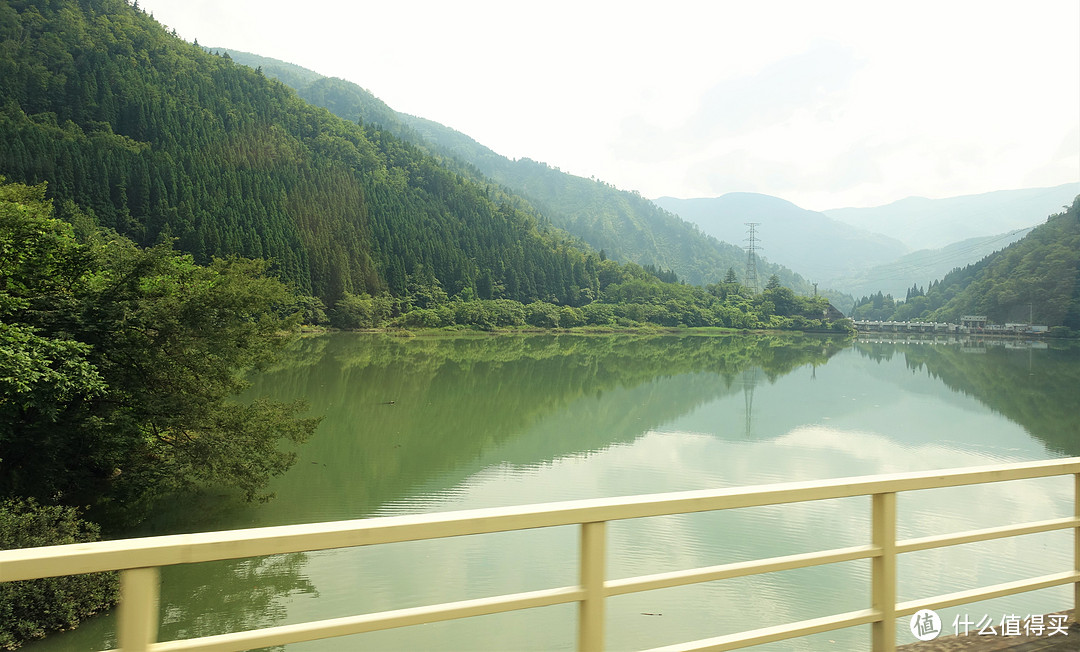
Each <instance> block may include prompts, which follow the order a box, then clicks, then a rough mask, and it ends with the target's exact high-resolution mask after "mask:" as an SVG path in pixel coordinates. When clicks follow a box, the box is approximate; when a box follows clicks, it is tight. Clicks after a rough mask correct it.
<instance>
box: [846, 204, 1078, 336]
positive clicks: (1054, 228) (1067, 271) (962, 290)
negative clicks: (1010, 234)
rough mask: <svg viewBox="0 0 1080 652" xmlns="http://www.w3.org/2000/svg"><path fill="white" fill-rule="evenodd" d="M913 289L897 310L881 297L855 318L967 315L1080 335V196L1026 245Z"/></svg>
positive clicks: (860, 307) (867, 301) (869, 300)
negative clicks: (1076, 331) (1036, 325)
mask: <svg viewBox="0 0 1080 652" xmlns="http://www.w3.org/2000/svg"><path fill="white" fill-rule="evenodd" d="M912 290H913V291H909V295H908V297H907V300H906V301H904V302H902V303H896V304H895V305H891V304H893V301H892V298H891V297H887V296H886V297H882V296H881V295H880V294H879V295H877V296H871V297H864V298H863V299H862V300H860V302H859V304H857V307H856V308H855V312H854V316H855V317H856V318H857V319H860V318H870V319H874V318H881V319H896V320H908V319H924V320H929V321H944V322H957V321H959V319H960V317H961V316H962V315H986V316H987V318H988V319H989V320H990V322H991V323H999V324H1000V323H1006V322H1018V323H1026V322H1027V321H1028V319H1029V318H1030V319H1032V321H1033V323H1036V324H1043V325H1047V326H1052V327H1054V326H1064V327H1066V328H1069V329H1073V330H1080V196H1078V197H1077V198H1076V199H1075V200H1074V201H1073V203H1072V206H1070V207H1067V208H1066V210H1065V211H1064V212H1061V213H1058V214H1055V215H1051V216H1050V217H1049V218H1047V220H1046V223H1045V224H1041V225H1039V226H1038V227H1036V228H1035V229H1033V230H1032V231H1031V233H1029V234H1028V235H1027V236H1026V237H1024V238H1023V239H1021V240H1020V241H1018V242H1015V243H1013V244H1011V245H1009V246H1008V247H1007V248H1005V249H1003V250H1002V251H999V252H997V253H994V254H991V255H990V256H987V257H986V258H984V259H982V260H980V261H979V262H977V263H974V264H972V265H968V266H967V267H964V268H962V269H955V270H953V271H952V272H950V273H948V274H946V275H945V277H944V278H942V279H941V280H940V281H935V282H933V283H931V284H930V285H929V287H926V288H925V289H924V288H912ZM885 313H888V314H885Z"/></svg>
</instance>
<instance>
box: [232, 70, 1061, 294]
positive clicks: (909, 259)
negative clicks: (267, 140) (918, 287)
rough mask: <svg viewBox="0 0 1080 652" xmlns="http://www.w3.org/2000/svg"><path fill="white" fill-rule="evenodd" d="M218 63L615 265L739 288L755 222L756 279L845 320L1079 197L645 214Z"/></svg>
mask: <svg viewBox="0 0 1080 652" xmlns="http://www.w3.org/2000/svg"><path fill="white" fill-rule="evenodd" d="M227 51H228V52H229V54H230V56H232V57H233V59H234V60H236V61H238V62H240V63H244V64H246V65H249V66H251V67H261V69H262V71H263V72H264V73H265V74H267V75H268V76H271V77H275V78H277V79H279V80H280V81H282V82H284V83H285V84H287V85H289V86H292V87H293V88H295V89H296V90H297V92H298V94H299V95H300V96H301V97H302V98H304V99H305V100H307V101H309V102H311V103H313V104H316V105H318V106H323V107H325V108H327V109H329V110H330V111H331V112H333V113H335V114H336V115H339V116H341V117H343V118H346V119H348V120H351V121H361V122H365V123H374V124H377V125H378V126H380V127H382V128H384V129H387V130H389V131H390V132H392V133H394V134H395V135H397V136H399V137H401V138H403V139H405V140H409V141H410V142H414V143H418V144H421V145H422V146H424V147H426V148H427V149H429V151H432V152H434V153H436V154H439V155H441V156H443V157H445V158H449V159H452V160H456V161H458V162H460V163H463V164H465V165H466V166H468V167H471V168H474V169H475V171H478V172H479V173H481V174H482V175H483V176H484V177H487V178H490V179H492V180H494V181H497V182H499V183H500V184H503V185H505V186H506V187H507V188H508V189H509V190H511V191H512V192H514V193H516V194H520V195H522V196H524V197H527V198H528V199H529V200H530V202H531V203H532V204H533V205H534V206H536V207H537V208H539V209H540V210H541V211H542V212H543V213H544V215H545V216H546V217H548V218H549V219H551V221H552V223H553V224H554V225H555V226H558V227H560V228H563V229H565V230H566V231H567V232H569V233H571V234H572V235H574V236H577V237H580V238H582V239H583V240H584V241H586V242H588V243H589V244H590V245H592V246H593V247H594V248H596V249H598V250H599V249H602V250H604V251H605V252H606V253H607V254H608V255H609V256H611V257H613V258H614V259H616V260H628V261H634V262H638V263H641V264H651V265H655V266H656V267H659V268H662V269H663V268H667V269H672V270H674V271H675V272H676V273H677V274H678V275H679V277H680V278H683V279H685V280H687V281H688V282H691V283H707V282H715V281H717V280H719V277H720V276H722V275H723V274H724V273H726V270H727V269H729V268H730V269H734V270H736V272H737V274H738V275H739V277H740V278H741V277H742V276H743V274H744V270H745V264H746V254H745V250H744V247H745V244H746V242H745V240H746V237H747V236H746V231H747V227H746V226H745V223H746V222H758V223H759V224H760V226H759V227H758V231H757V238H758V239H759V240H760V242H759V248H758V255H759V257H760V260H759V270H758V274H759V277H760V278H762V279H764V278H767V277H768V276H769V275H771V274H774V273H775V274H777V275H778V276H779V277H780V278H781V279H782V281H783V282H784V284H785V285H788V286H789V287H792V288H795V289H796V290H799V291H801V292H804V293H809V292H811V291H812V289H811V288H812V284H815V283H816V284H817V286H818V287H819V289H820V290H821V291H825V292H827V293H828V294H829V295H830V298H831V299H832V300H833V301H834V303H836V304H837V305H838V306H839V307H840V308H841V309H844V310H847V309H848V308H849V307H850V305H851V298H850V297H849V296H845V295H855V296H860V295H864V294H870V293H874V292H877V291H884V292H886V293H891V294H893V295H895V296H901V297H902V296H903V295H904V293H905V291H906V289H907V288H909V287H911V286H912V284H923V285H925V284H928V283H929V282H931V281H933V280H935V279H940V278H941V277H943V276H944V275H945V274H946V273H948V272H949V271H951V270H952V269H954V268H956V267H963V266H964V265H968V264H970V263H973V262H975V261H977V260H979V259H981V258H983V257H985V256H986V255H988V254H990V253H992V252H994V251H997V250H999V249H1001V248H1003V247H1005V246H1007V245H1008V244H1009V243H1011V242H1014V241H1016V240H1018V239H1019V238H1021V237H1023V236H1024V234H1026V233H1027V232H1028V230H1029V229H1030V228H1031V227H1033V226H1034V225H1036V224H1039V223H1041V222H1042V221H1045V219H1046V216H1047V215H1048V214H1050V213H1052V212H1054V211H1056V210H1059V209H1060V207H1061V206H1062V205H1068V204H1070V203H1071V201H1072V198H1073V197H1074V196H1076V194H1078V193H1080V183H1075V184H1064V185H1061V186H1056V187H1053V188H1031V189H1023V190H1005V191H997V192H992V193H986V194H979V195H968V196H962V197H951V198H946V199H925V198H917V197H912V198H907V199H903V200H900V201H897V202H893V203H891V204H888V205H885V206H877V207H867V208H837V209H829V210H826V211H820V212H819V211H811V210H806V209H803V208H801V207H799V206H796V205H795V204H793V203H791V202H789V201H786V200H784V199H781V198H778V197H772V196H769V195H763V194H757V193H738V192H736V193H728V194H726V195H723V196H721V197H715V198H692V199H676V198H673V197H660V198H658V199H655V200H653V202H649V201H648V200H645V199H644V198H642V197H641V196H640V195H637V193H632V192H626V191H622V190H619V189H617V188H614V187H613V186H611V185H609V184H606V183H604V182H602V181H600V180H597V179H584V178H582V177H577V176H573V175H569V174H566V173H563V172H562V171H561V170H559V169H558V168H553V167H551V166H549V165H547V164H544V163H540V162H537V161H533V160H530V159H527V158H524V159H519V160H511V159H508V158H506V157H503V156H501V155H499V154H497V153H496V152H494V151H492V150H491V149H489V148H487V147H485V146H484V145H482V144H481V143H478V142H477V141H476V140H474V139H473V138H471V137H469V136H468V135H466V134H463V133H461V132H458V131H455V130H454V129H451V128H449V127H446V126H444V125H442V124H439V123H437V122H434V121H431V120H427V119H425V118H421V117H416V116H411V115H408V114H404V113H399V112H397V111H394V110H393V109H392V108H391V107H389V106H387V105H386V104H385V103H384V102H382V101H381V100H379V99H378V98H377V97H375V96H374V95H372V94H371V93H370V92H369V91H367V90H365V89H363V88H361V87H360V86H358V85H356V84H354V83H352V82H348V81H345V80H341V79H335V78H328V77H323V76H321V75H319V74H318V73H317V72H314V71H312V70H308V69H306V68H302V67H300V66H296V65H294V64H290V63H285V62H281V61H278V60H275V59H270V58H267V57H262V56H259V55H256V54H251V53H246V52H239V51H235V50H227ZM679 218H681V219H679ZM695 227H696V228H695ZM699 230H700V231H699ZM714 239H715V240H714Z"/></svg>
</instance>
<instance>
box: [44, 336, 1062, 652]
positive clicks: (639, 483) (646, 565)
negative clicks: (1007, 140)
mask: <svg viewBox="0 0 1080 652" xmlns="http://www.w3.org/2000/svg"><path fill="white" fill-rule="evenodd" d="M1036 347H1039V348H1029V347H1025V346H1024V345H1023V344H1021V345H1017V344H1012V345H1010V346H1008V347H1006V346H1001V345H992V344H986V343H977V344H972V343H957V342H953V343H946V342H940V343H936V344H925V343H879V342H872V341H855V342H850V341H849V342H844V341H840V340H829V339H824V338H816V337H794V336H793V337H775V336H756V337H744V336H722V337H692V336H688V337H674V336H671V337H644V336H637V335H618V336H571V335H560V336H528V337H516V336H501V337H463V338H412V339H403V338H393V337H387V336H382V335H366V334H344V333H343V334H334V335H328V336H320V337H312V338H307V339H304V340H302V341H301V342H300V343H299V344H298V346H297V347H296V348H295V349H294V350H293V351H292V354H291V355H290V356H289V358H288V360H287V361H286V362H284V363H283V364H282V365H281V366H280V367H279V368H277V369H274V370H271V371H269V372H267V373H265V374H263V375H260V376H259V377H257V378H255V379H254V382H255V386H254V387H253V389H252V396H257V395H270V396H272V397H274V398H279V399H293V398H298V397H302V398H306V399H307V400H308V401H309V403H310V405H311V411H312V413H314V414H320V415H324V416H325V420H324V421H323V423H322V425H321V426H320V428H319V430H318V431H317V433H316V434H315V436H314V437H313V439H312V440H311V441H309V442H308V443H307V444H305V445H304V446H303V447H301V448H299V449H298V453H299V460H298V462H297V464H296V465H295V466H294V467H293V468H292V470H290V471H289V473H288V474H287V475H285V476H283V477H281V478H279V479H278V481H277V482H276V483H275V487H274V489H275V491H276V494H277V496H276V498H275V499H274V500H272V501H271V502H269V503H266V504H262V505H248V504H242V503H237V502H235V501H233V500H231V499H230V498H228V497H225V496H220V495H205V496H195V497H184V499H183V500H174V501H171V502H170V504H169V505H166V506H164V507H163V508H162V511H161V512H160V514H159V515H158V516H157V517H156V518H155V519H154V520H153V521H152V522H150V523H148V524H147V525H146V526H144V528H143V529H142V530H140V532H139V534H162V533H174V532H189V531H199V530H209V529H230V528H238V527H252V526H264V525H283V524H291V523H304V522H316V521H327V520H338V519H349V518H359V517H367V516H386V515H396V514H412V513H423V512H435V511H444V510H456V509H469V508H476V507H492V506H502V505H517V504H528V503H535V502H547V501H556V500H570V499H577V498H592V497H610V496H623V495H632V494H641V493H651V492H661V491H679V490H689V489H707V488H716V487H725V486H737V485H751V484H760V483H769V482H780V481H793V480H810V479H819V478H834V477H844V476H852V475H864V474H873V473H889V472H896V471H911V470H919V469H934V468H952V467H961V466H974V465H981V464H990V463H998V462H1013V461H1024V460H1039V459H1046V458H1055V457H1065V456H1071V455H1080V421H1078V419H1077V416H1076V415H1077V414H1080V391H1078V389H1080V349H1078V348H1076V347H1064V346H1059V345H1056V344H1051V345H1050V346H1046V345H1042V344H1040V345H1036ZM1071 488H1072V485H1071V481H1070V480H1069V479H1066V478H1055V479H1049V480H1039V481H1024V482H1019V483H1007V484H1003V485H997V486H987V487H972V488H961V489H951V490H936V491H930V492H917V493H914V494H908V495H902V496H901V497H900V499H899V526H898V529H899V536H900V537H902V538H904V537H911V536H923V535H929V534H935V533H944V532H948V531H958V530H964V529H970V528H973V527H988V526H993V525H1003V524H1007V523H1013V522H1021V521H1025V520H1039V519H1046V518H1054V517H1060V516H1067V515H1068V514H1069V513H1070V509H1071V504H1072V503H1071ZM608 542H609V560H608V567H607V577H609V578H619V577H629V576H633V575H639V574H646V573H656V572H662V571H666V570H677V569H686V568H693V567H697V566H704V565H712V564H721V563H727V562H733V561H739V560H746V559H755V558H762V557H770V556H775V555H784V554H793V553H798V552H808V551H813V550H824V549H828V548H833V547H840V546H850V545H862V544H865V543H868V542H869V498H857V499H844V500H835V501H828V502H821V503H814V504H807V505H789V506H777V507H768V508H757V509H751V510H740V511H731V512H724V513H715V514H698V515H687V516H676V517H663V518H653V519H642V520H637V521H627V522H617V523H613V524H612V525H611V526H610V527H609V535H608ZM577 545H578V532H577V529H576V528H552V529H546V530H534V531H528V532H516V533H505V534H496V535H485V536H479V537H463V538H457V539H450V540H443V541H438V542H414V543H405V544H395V545H390V546H381V547H374V548H356V549H348V550H335V551H326V552H316V553H309V554H295V555H280V556H276V557H271V558H262V559H254V560H239V561H230V562H219V563H213V564H197V565H189V566H179V567H172V568H166V569H164V570H163V573H162V578H163V580H162V605H163V606H162V625H161V632H162V638H163V639H171V638H183V637H189V636H196V635H206V634H215V633H222V632H226V631H235V630H237V629H246V628H253V627H259V626H268V625H278V624H286V623H293V622H302V621H305V620H316V619H324V618H334V617H339V616H347V615H353V614H360V613H365V612H371V611H378V610H384V609H396V608H404V607H411V606H419V605H423V604H430V603H435V602H441V601H450V600H463V599H469V598H478V597H484V596H490V595H497V594H501V593H511V592H519V591H529V590H536V589H542V588H550V587H556V586H564V585H570V584H574V583H575V582H576V573H577ZM1071 550H1072V542H1071V538H1070V535H1069V534H1068V533H1062V532H1057V533H1048V534H1040V535H1032V536H1028V537H1023V538H1017V539H1011V540H1006V541H998V542H990V543H984V544H975V545H969V546H963V547H959V548H954V549H948V550H936V551H927V552H922V553H914V554H909V555H905V556H903V557H901V558H900V562H899V564H900V567H899V578H900V579H899V583H900V587H899V592H900V596H899V598H900V599H901V600H909V599H915V598H919V597H929V596H932V595H936V594H940V593H946V592H951V591H957V590H963V589H967V588H975V587H978V586H982V585H986V584H993V583H998V582H1003V581H1008V580H1012V579H1021V578H1025V577H1030V576H1034V575H1039V574H1044V573H1051V572H1056V571H1061V570H1067V569H1069V568H1071V564H1072V560H1071ZM869 572H870V564H869V561H867V560H862V561H858V562H849V563H845V564H839V565H834V566H830V567H824V568H815V569H803V570H798V571H787V572H783V573H775V574H770V575H763V576H757V577H752V578H742V579H736V580H726V581H721V582H712V583H708V584H702V585H697V586H692V587H685V588H678V589H667V590H662V591H654V592H648V593H641V594H635V595H630V596H622V597H618V598H613V599H610V600H609V601H608V627H607V642H608V647H609V649H615V650H622V649H634V648H642V647H650V646H658V645H665V644H670V643H676V642H682V641H687V640H693V639H696V638H705V637H711V636H718V635H721V634H725V633H730V632H734V631H740V630H743V629H753V628H757V627H764V626H768V625H774V624H780V623H784V622H789V621H794V620H801V619H805V618H813V617H816V616H822V615H828V614H832V613H837V612H841V611H849V610H856V609H862V608H866V607H867V606H868V605H869ZM1069 599H1070V598H1069V590H1068V589H1067V588H1058V589H1049V590H1044V591H1039V592H1035V593H1030V594H1026V595H1024V596H1014V597H1011V598H1005V599H1000V600H995V601H989V602H984V603H979V604H976V605H969V606H965V607H960V608H957V609H951V610H943V611H942V612H941V614H942V619H943V620H944V621H945V622H946V624H947V626H949V627H951V623H952V621H953V619H954V618H955V617H956V616H962V615H964V614H969V615H971V616H974V617H975V618H978V617H979V616H981V615H983V614H984V613H985V614H988V615H991V616H993V617H994V618H995V619H1000V618H1001V616H1002V615H1006V614H1014V613H1015V614H1018V615H1027V614H1028V613H1046V612H1050V611H1056V610H1059V609H1063V608H1066V607H1068V606H1070V605H1069ZM575 623H576V608H575V606H574V605H561V606H557V607H547V608H544V609H539V610H531V611H527V612H519V613H511V614H501V615H495V616H484V617H480V618H473V619H468V620H464V621H459V622H451V623H441V624H435V625H427V626H422V627H414V628H406V629H401V630H392V631H388V632H377V633H373V634H365V635H361V636H355V637H349V638H343V639H330V640H326V641H316V642H311V643H307V644H302V645H295V646H289V647H288V649H289V650H290V651H291V650H351V649H371V650H429V649H432V650H434V649H444V650H560V649H572V648H573V646H574V641H575V631H574V628H575ZM113 628H114V620H113V618H112V617H111V616H105V617H102V618H99V619H96V620H94V621H92V622H90V623H88V624H87V625H85V626H83V627H81V628H80V629H79V630H76V631H75V632H71V633H68V634H64V635H60V636H56V637H53V638H51V639H49V640H47V641H44V642H42V643H40V644H37V645H34V646H30V647H28V648H27V649H29V650H69V649H70V650H78V649H100V648H103V647H108V646H111V645H114V644H115V636H114V634H113ZM898 631H899V632H901V640H902V641H907V640H911V639H910V636H909V635H908V632H907V623H906V619H905V620H904V621H902V622H900V623H898ZM868 641H869V627H868V626H867V627H857V628H851V629H847V630H841V631H837V632H830V633H826V634H822V635H818V636H815V637H810V638H807V639H802V640H798V641H789V642H786V643H783V644H781V645H777V646H773V647H771V648H770V647H767V646H766V647H761V648H754V649H774V650H829V649H835V650H860V649H867V648H868Z"/></svg>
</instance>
